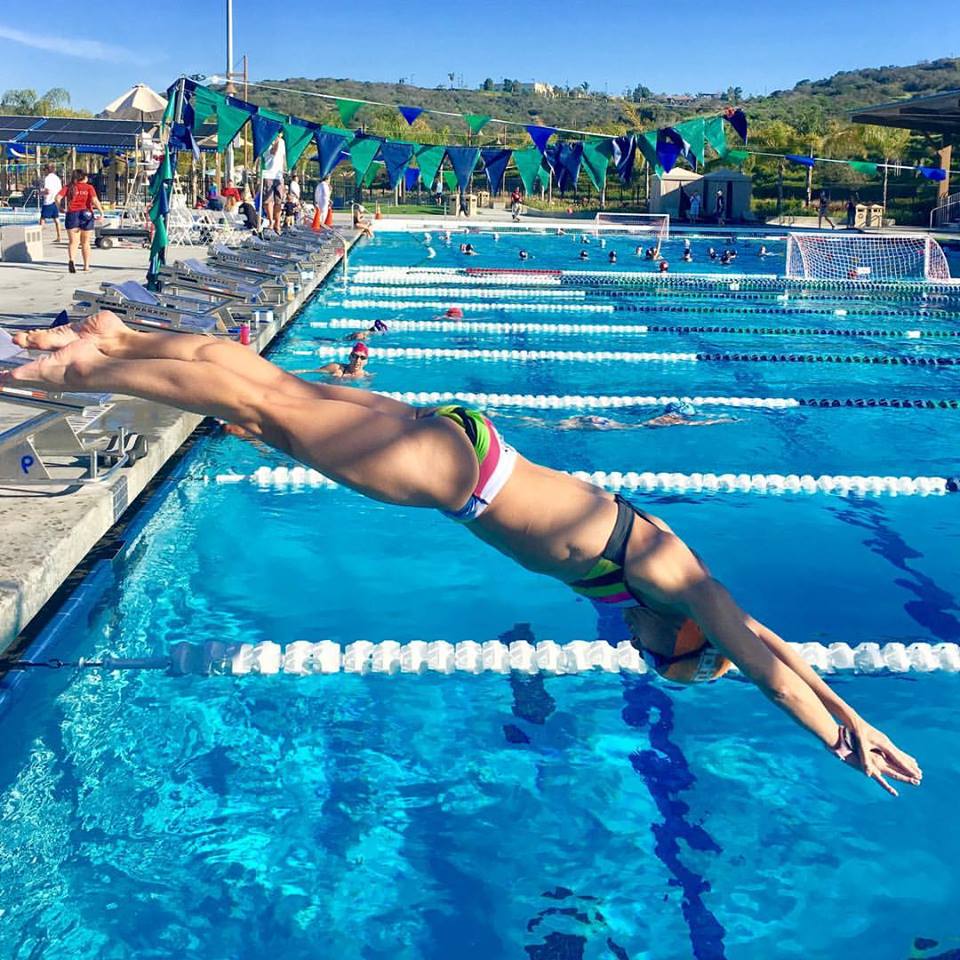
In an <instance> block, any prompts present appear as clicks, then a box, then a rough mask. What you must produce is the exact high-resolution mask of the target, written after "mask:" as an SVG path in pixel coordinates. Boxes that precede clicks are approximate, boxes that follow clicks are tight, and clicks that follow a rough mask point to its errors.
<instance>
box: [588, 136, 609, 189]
mask: <svg viewBox="0 0 960 960" xmlns="http://www.w3.org/2000/svg"><path fill="white" fill-rule="evenodd" d="M607 143H608V144H609V141H607ZM609 163H610V158H609V157H608V156H607V154H606V153H605V152H604V151H603V149H602V144H600V143H590V142H587V143H585V144H584V145H583V169H584V170H586V172H587V176H588V177H589V178H590V182H591V183H592V184H593V185H594V187H595V188H596V190H597V193H599V192H600V191H601V190H603V184H604V183H606V180H607V164H609Z"/></svg>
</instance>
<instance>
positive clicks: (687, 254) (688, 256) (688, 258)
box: [682, 247, 693, 263]
mask: <svg viewBox="0 0 960 960" xmlns="http://www.w3.org/2000/svg"><path fill="white" fill-rule="evenodd" d="M682 259H683V262H684V263H693V253H692V252H691V250H690V248H689V247H687V249H686V250H684V251H683V258H682Z"/></svg>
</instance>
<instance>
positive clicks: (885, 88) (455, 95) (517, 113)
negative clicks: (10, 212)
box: [249, 58, 960, 140]
mask: <svg viewBox="0 0 960 960" xmlns="http://www.w3.org/2000/svg"><path fill="white" fill-rule="evenodd" d="M729 79H732V80H735V79H736V78H735V77H732V78H729ZM263 82H264V83H267V84H270V85H271V86H279V87H285V88H288V89H289V91H290V92H282V93H281V92H276V91H273V90H264V89H262V88H259V87H251V88H250V95H249V96H250V99H251V100H253V101H254V102H256V103H261V104H263V105H264V106H268V107H271V108H273V109H276V110H280V111H282V112H285V113H293V114H296V115H298V116H302V117H307V118H311V119H318V120H323V121H325V122H330V123H338V122H339V121H338V118H337V114H336V111H335V110H334V109H333V108H332V105H331V104H330V101H325V100H323V99H320V98H316V97H310V96H304V95H302V94H299V93H295V92H293V91H295V90H303V91H308V92H310V91H314V92H318V93H326V94H332V95H334V96H338V97H343V98H347V99H359V100H379V101H383V102H386V103H397V104H410V105H412V106H418V107H424V108H427V109H435V110H446V111H450V112H452V113H475V114H484V115H486V114H490V115H493V116H495V117H498V118H501V119H503V120H511V121H515V122H518V123H540V124H545V125H547V126H556V127H562V128H565V129H570V130H590V131H597V132H600V133H622V132H623V131H624V130H625V129H649V128H651V127H655V126H662V125H666V124H669V123H671V122H673V121H676V120H681V119H684V118H686V117H691V116H696V115H698V114H706V113H717V112H719V111H720V110H722V109H723V108H724V107H726V106H728V105H729V104H730V103H731V102H738V103H740V104H741V105H742V106H743V107H744V109H745V110H746V111H747V114H748V116H750V117H751V119H752V120H754V121H763V120H784V121H786V122H788V123H793V122H796V121H797V120H799V119H802V118H804V117H807V116H809V115H810V114H811V113H815V114H817V115H818V116H820V117H822V119H823V120H838V121H843V120H845V119H846V117H847V114H848V113H849V111H851V110H853V109H856V108H858V107H865V106H869V105H870V104H875V103H883V102H886V101H888V100H896V99H900V98H904V97H911V96H921V95H924V94H933V93H939V92H942V91H944V90H950V89H957V88H960V60H956V59H949V58H946V59H940V60H932V61H929V62H925V63H919V64H915V65H912V66H906V67H894V66H887V67H869V68H863V69H860V70H847V71H843V72H841V73H836V74H834V75H833V76H832V77H828V78H826V79H822V80H801V81H799V82H798V83H797V84H796V85H795V86H794V87H793V88H792V89H790V90H777V91H775V92H774V93H772V94H770V95H768V96H759V97H747V98H743V99H739V98H738V96H737V94H738V92H739V91H738V88H729V89H728V91H727V93H725V94H723V95H721V96H698V95H689V94H662V93H661V94H658V93H652V92H651V91H649V90H647V88H645V87H643V86H642V85H640V84H638V85H637V87H636V88H634V90H633V91H632V93H630V94H629V95H628V96H624V97H612V96H607V95H605V94H602V93H601V94H598V93H592V92H588V91H584V90H583V89H582V88H580V87H576V88H573V89H572V90H570V91H564V92H561V95H560V96H556V97H545V96H541V95H538V94H533V93H515V92H500V91H486V90H468V89H447V88H434V89H427V88H423V87H415V86H411V85H409V84H389V83H367V82H364V81H359V80H347V79H333V78H318V79H314V80H310V79H307V78H304V77H294V78H290V79H286V80H265V81H263ZM358 120H360V121H363V122H364V123H365V124H366V125H367V126H368V127H369V128H370V129H371V130H374V131H375V132H378V133H381V134H385V135H393V136H417V135H419V136H420V137H421V138H422V139H424V140H428V139H433V137H431V136H430V133H431V132H432V133H433V134H435V135H440V134H442V133H447V132H449V133H456V132H461V131H462V130H463V125H462V123H461V122H460V121H458V120H457V119H456V118H453V117H437V116H431V115H423V116H422V117H421V118H420V119H418V120H417V121H416V124H415V127H414V130H413V131H411V130H410V128H408V127H407V125H406V123H405V122H404V121H403V120H402V118H399V117H398V116H397V114H396V113H395V112H394V111H391V110H384V109H383V108H377V107H365V108H364V109H363V110H362V111H361V112H360V114H359V115H358ZM391 128H392V129H391ZM490 130H491V128H489V127H488V128H487V131H490ZM487 131H485V134H486V133H487ZM492 132H493V133H494V135H496V134H499V133H500V132H501V131H500V130H497V128H492ZM491 139H492V137H491Z"/></svg>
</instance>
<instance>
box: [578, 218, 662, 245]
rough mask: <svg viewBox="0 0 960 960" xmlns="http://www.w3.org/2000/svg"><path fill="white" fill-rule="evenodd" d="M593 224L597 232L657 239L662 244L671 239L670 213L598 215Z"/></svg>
mask: <svg viewBox="0 0 960 960" xmlns="http://www.w3.org/2000/svg"><path fill="white" fill-rule="evenodd" d="M593 224H594V229H595V230H596V231H597V232H601V231H602V232H608V231H609V232H615V233H628V234H635V235H637V236H646V237H656V238H657V240H658V241H661V242H662V241H664V240H669V239H670V214H668V213H598V214H597V215H596V217H594V221H593Z"/></svg>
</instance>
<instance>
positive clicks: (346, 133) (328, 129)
mask: <svg viewBox="0 0 960 960" xmlns="http://www.w3.org/2000/svg"><path fill="white" fill-rule="evenodd" d="M320 130H321V131H322V132H323V133H335V134H336V135H337V136H338V137H346V138H347V139H348V140H350V139H351V138H352V137H354V136H355V135H356V132H357V131H356V130H347V129H346V127H334V126H331V125H330V124H328V123H325V124H323V125H322V126H321V127H320Z"/></svg>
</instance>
